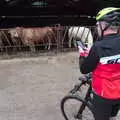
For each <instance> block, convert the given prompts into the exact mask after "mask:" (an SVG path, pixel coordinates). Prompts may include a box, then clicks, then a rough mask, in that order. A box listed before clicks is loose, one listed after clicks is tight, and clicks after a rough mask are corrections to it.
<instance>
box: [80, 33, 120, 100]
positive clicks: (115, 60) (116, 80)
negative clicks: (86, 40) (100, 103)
mask: <svg viewBox="0 0 120 120" xmlns="http://www.w3.org/2000/svg"><path fill="white" fill-rule="evenodd" d="M80 70H81V73H83V74H86V73H89V72H92V89H93V91H94V92H95V93H96V94H97V95H99V96H101V97H104V98H108V99H120V35H117V34H111V35H107V36H105V37H104V38H103V40H101V41H97V42H95V43H94V44H93V46H92V48H91V50H90V52H89V55H88V57H86V58H85V59H84V61H83V62H82V64H81V65H80Z"/></svg>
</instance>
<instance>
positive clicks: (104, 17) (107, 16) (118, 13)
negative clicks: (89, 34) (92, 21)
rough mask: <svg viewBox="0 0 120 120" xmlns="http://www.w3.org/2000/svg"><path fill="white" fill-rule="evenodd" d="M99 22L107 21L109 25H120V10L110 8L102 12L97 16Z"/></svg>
mask: <svg viewBox="0 0 120 120" xmlns="http://www.w3.org/2000/svg"><path fill="white" fill-rule="evenodd" d="M96 20H97V21H106V22H107V23H112V22H114V23H115V22H117V23H119V25H120V8H115V7H108V8H104V9H102V10H100V11H99V12H98V14H97V15H96Z"/></svg>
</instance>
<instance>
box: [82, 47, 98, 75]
mask: <svg viewBox="0 0 120 120" xmlns="http://www.w3.org/2000/svg"><path fill="white" fill-rule="evenodd" d="M98 62H99V56H98V53H97V49H96V47H95V45H93V46H92V48H91V50H90V52H89V54H88V56H87V57H86V58H84V59H83V60H82V61H81V65H80V71H81V73H83V74H87V73H90V72H92V71H93V70H94V69H95V68H96V66H97V64H98Z"/></svg>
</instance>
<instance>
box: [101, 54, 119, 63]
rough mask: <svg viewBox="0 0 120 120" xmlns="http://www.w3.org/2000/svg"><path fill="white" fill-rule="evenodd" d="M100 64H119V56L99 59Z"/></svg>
mask: <svg viewBox="0 0 120 120" xmlns="http://www.w3.org/2000/svg"><path fill="white" fill-rule="evenodd" d="M100 63H101V64H117V63H120V55H114V56H109V57H102V58H100Z"/></svg>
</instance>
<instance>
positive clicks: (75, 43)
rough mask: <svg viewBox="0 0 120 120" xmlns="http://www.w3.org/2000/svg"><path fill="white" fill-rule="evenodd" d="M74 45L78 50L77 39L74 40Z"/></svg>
mask: <svg viewBox="0 0 120 120" xmlns="http://www.w3.org/2000/svg"><path fill="white" fill-rule="evenodd" d="M73 44H74V47H75V48H76V47H77V42H76V39H73Z"/></svg>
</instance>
